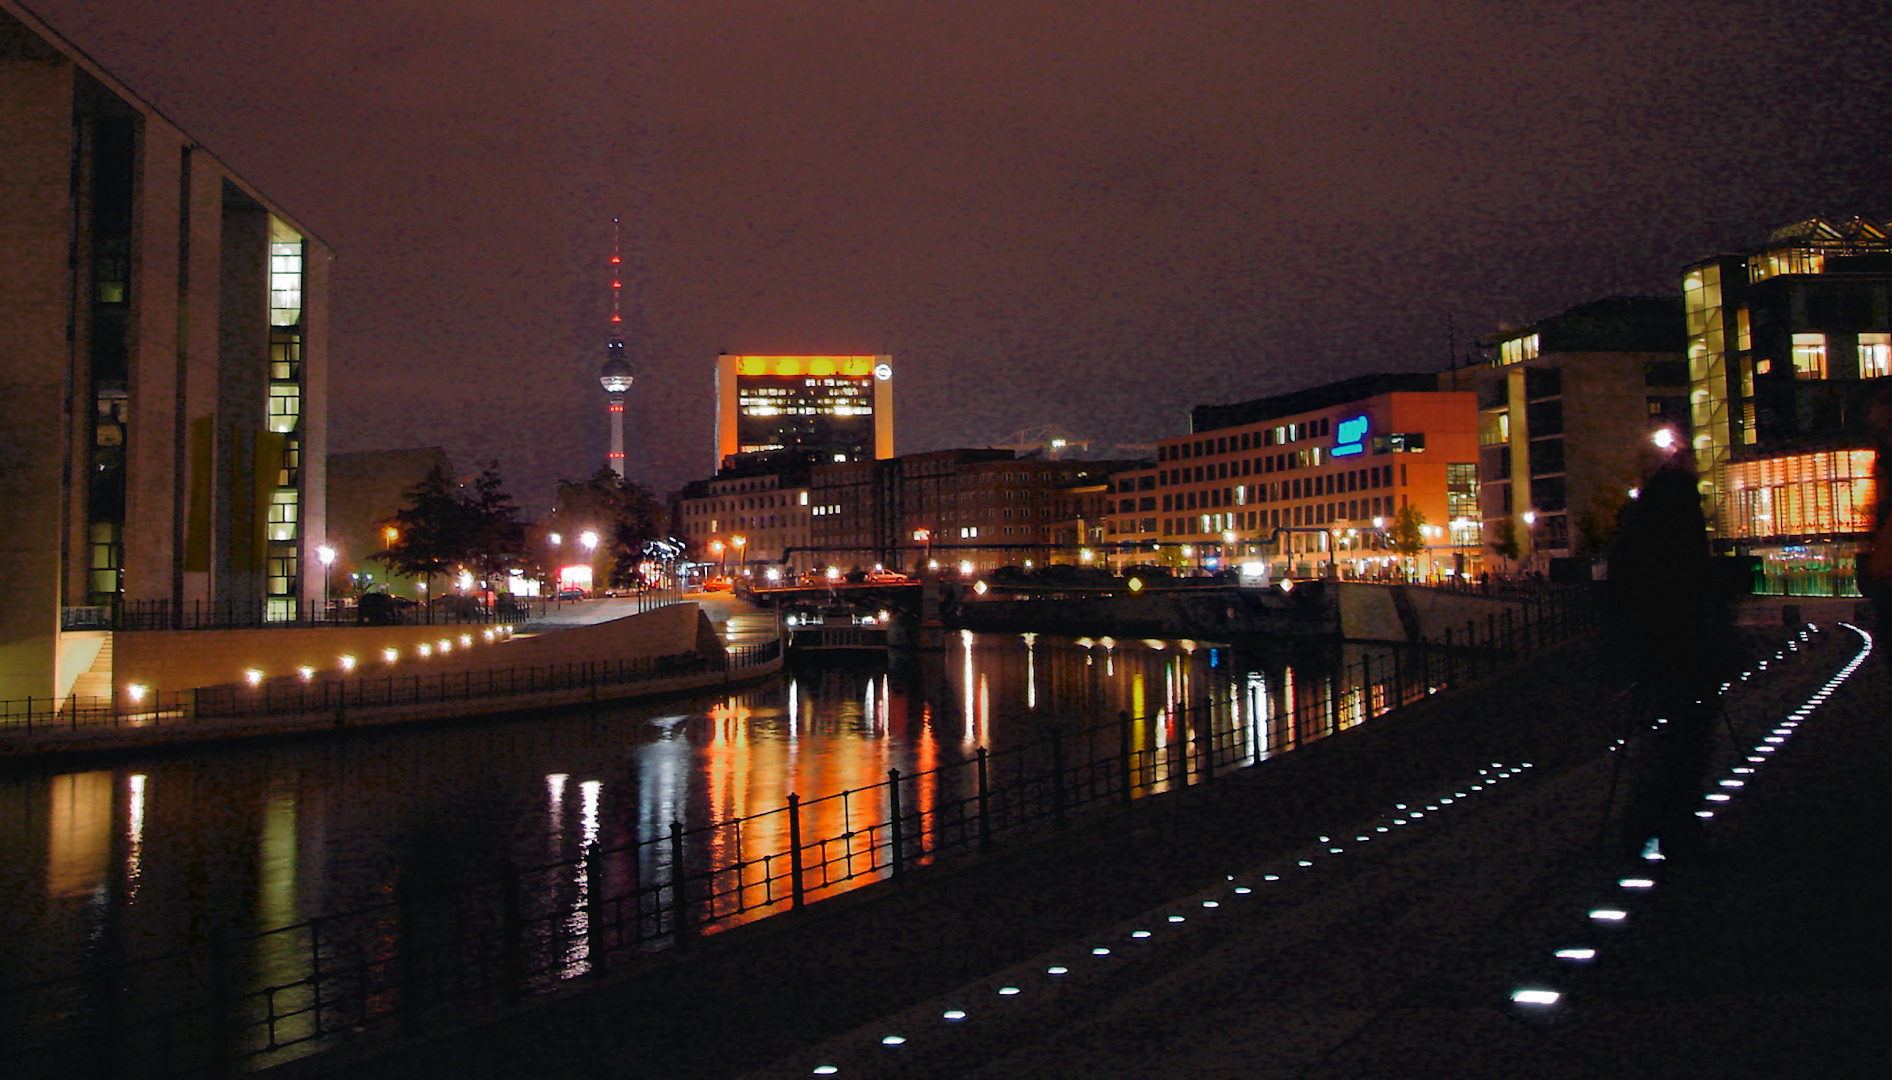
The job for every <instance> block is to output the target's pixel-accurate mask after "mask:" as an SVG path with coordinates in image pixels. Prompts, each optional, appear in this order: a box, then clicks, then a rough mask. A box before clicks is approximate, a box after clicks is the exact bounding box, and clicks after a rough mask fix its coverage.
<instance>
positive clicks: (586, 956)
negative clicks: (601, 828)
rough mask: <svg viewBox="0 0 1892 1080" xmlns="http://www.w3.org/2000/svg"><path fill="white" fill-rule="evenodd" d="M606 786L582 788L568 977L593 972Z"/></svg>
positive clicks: (568, 922)
mask: <svg viewBox="0 0 1892 1080" xmlns="http://www.w3.org/2000/svg"><path fill="white" fill-rule="evenodd" d="M603 791H604V784H602V783H601V782H599V781H597V780H586V781H585V782H584V783H582V784H579V785H578V806H579V810H578V862H577V865H576V866H574V867H573V869H572V906H571V914H570V915H569V916H568V917H567V918H566V920H565V929H566V930H567V931H568V935H567V937H566V946H565V972H564V976H565V978H568V979H570V978H575V977H577V976H579V975H583V974H584V973H585V972H587V971H590V970H591V938H590V931H591V890H592V887H593V886H592V880H591V854H592V852H593V851H595V850H596V849H597V846H598V799H599V796H600V795H601V794H602V793H603Z"/></svg>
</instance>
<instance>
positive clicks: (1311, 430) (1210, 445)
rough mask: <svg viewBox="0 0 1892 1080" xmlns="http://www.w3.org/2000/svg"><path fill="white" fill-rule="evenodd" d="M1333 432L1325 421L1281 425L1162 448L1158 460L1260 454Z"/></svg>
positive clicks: (1329, 422)
mask: <svg viewBox="0 0 1892 1080" xmlns="http://www.w3.org/2000/svg"><path fill="white" fill-rule="evenodd" d="M1332 431H1333V421H1332V420H1330V419H1327V418H1324V417H1323V418H1321V419H1319V420H1306V421H1302V422H1301V423H1298V424H1280V425H1277V426H1275V427H1271V428H1263V429H1261V430H1259V431H1243V432H1239V433H1237V434H1234V435H1218V436H1216V437H1215V438H1213V439H1194V440H1191V441H1189V442H1181V443H1168V444H1161V445H1158V446H1157V448H1156V460H1158V461H1178V460H1181V459H1184V458H1197V457H1209V456H1212V455H1215V454H1236V453H1240V452H1241V451H1243V450H1259V449H1261V448H1262V447H1265V446H1286V445H1287V444H1289V443H1296V442H1300V441H1302V440H1303V439H1322V438H1326V437H1327V436H1328V435H1329V434H1331V433H1332Z"/></svg>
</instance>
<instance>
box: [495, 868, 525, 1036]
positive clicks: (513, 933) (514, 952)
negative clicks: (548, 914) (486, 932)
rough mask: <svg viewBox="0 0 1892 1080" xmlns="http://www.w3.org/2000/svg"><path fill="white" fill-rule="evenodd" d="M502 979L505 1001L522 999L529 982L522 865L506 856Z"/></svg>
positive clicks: (502, 874)
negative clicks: (521, 898) (521, 893)
mask: <svg viewBox="0 0 1892 1080" xmlns="http://www.w3.org/2000/svg"><path fill="white" fill-rule="evenodd" d="M499 934H500V943H499V944H500V979H501V981H502V982H503V983H504V984H505V985H504V986H503V987H502V989H503V990H504V992H505V998H506V1003H507V1004H508V1005H510V1004H513V1003H515V1002H517V1001H518V1000H519V994H520V992H521V991H522V990H523V989H524V985H525V981H526V957H525V942H524V940H523V939H524V937H525V920H523V919H521V918H520V917H519V867H517V866H515V865H514V864H513V861H512V860H511V859H507V860H506V861H505V863H504V864H502V865H501V866H500V870H499Z"/></svg>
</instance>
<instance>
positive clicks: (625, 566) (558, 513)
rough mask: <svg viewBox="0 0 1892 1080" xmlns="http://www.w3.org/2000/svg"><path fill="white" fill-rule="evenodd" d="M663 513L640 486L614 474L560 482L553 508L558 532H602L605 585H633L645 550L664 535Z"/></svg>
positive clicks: (600, 545)
mask: <svg viewBox="0 0 1892 1080" xmlns="http://www.w3.org/2000/svg"><path fill="white" fill-rule="evenodd" d="M664 516H665V515H664V508H663V504H662V503H660V502H658V501H657V497H656V496H655V495H653V494H651V492H650V490H649V489H648V488H646V487H644V486H643V485H642V484H636V483H632V482H631V481H629V480H626V479H624V478H623V477H621V476H619V475H618V474H617V473H616V472H614V471H612V470H610V469H599V470H598V471H597V472H595V473H592V474H591V476H590V477H589V478H588V479H585V480H561V481H559V484H558V497H557V500H556V501H555V502H554V504H553V507H552V520H553V521H554V522H556V523H557V525H558V527H559V528H560V531H562V532H564V533H565V534H566V535H567V536H569V537H571V538H573V539H574V540H575V539H576V538H577V536H578V535H579V533H580V532H581V531H582V530H584V529H596V530H597V532H598V551H597V553H596V555H595V556H594V558H597V559H600V560H602V561H603V564H604V567H605V575H604V576H605V578H606V582H605V583H606V584H609V585H624V584H629V583H630V582H631V581H632V580H633V579H634V578H635V577H636V572H637V564H638V562H639V561H640V560H641V559H642V558H643V555H644V545H645V544H646V543H647V542H649V541H651V540H657V539H661V538H662V537H663V534H664Z"/></svg>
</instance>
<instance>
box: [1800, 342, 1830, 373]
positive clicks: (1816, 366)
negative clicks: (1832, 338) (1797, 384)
mask: <svg viewBox="0 0 1892 1080" xmlns="http://www.w3.org/2000/svg"><path fill="white" fill-rule="evenodd" d="M1793 377H1794V378H1796V379H1824V378H1826V335H1825V334H1795V335H1794V336H1793Z"/></svg>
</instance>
